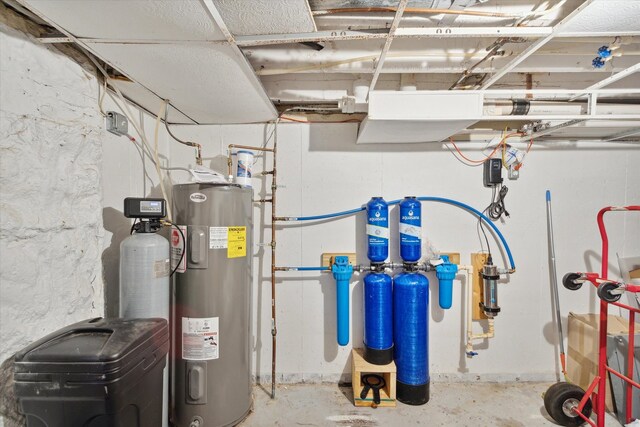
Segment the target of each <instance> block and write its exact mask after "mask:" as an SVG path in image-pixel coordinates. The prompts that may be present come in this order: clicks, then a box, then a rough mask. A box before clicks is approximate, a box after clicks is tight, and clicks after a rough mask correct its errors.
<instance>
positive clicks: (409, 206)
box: [399, 196, 422, 263]
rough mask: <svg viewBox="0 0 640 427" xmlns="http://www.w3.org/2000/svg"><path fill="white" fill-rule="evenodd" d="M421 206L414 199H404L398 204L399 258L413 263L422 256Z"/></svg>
mask: <svg viewBox="0 0 640 427" xmlns="http://www.w3.org/2000/svg"><path fill="white" fill-rule="evenodd" d="M420 211H421V205H420V202H419V201H418V200H417V199H416V198H415V197H412V196H411V197H410V196H408V197H405V198H404V199H403V200H402V202H401V203H400V227H399V228H400V257H401V258H402V260H403V261H404V262H407V263H414V262H418V260H420V256H421V254H422V228H421V227H422V218H421V212H420Z"/></svg>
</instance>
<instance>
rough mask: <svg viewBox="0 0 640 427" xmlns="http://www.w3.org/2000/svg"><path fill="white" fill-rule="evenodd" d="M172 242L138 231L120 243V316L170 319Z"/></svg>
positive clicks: (166, 374) (165, 380)
mask: <svg viewBox="0 0 640 427" xmlns="http://www.w3.org/2000/svg"><path fill="white" fill-rule="evenodd" d="M170 273H171V265H170V261H169V241H168V240H167V239H165V238H164V237H162V236H160V235H158V234H156V233H155V232H148V233H145V232H137V233H135V234H133V235H131V236H129V237H127V238H126V239H124V240H123V241H122V243H121V244H120V317H122V318H125V319H135V318H152V317H154V318H158V317H162V318H164V319H167V321H168V320H169V293H170V290H169V275H170ZM163 390H164V392H163V405H162V414H163V416H162V427H166V426H167V425H168V421H169V410H168V402H169V369H168V367H165V368H164V372H163Z"/></svg>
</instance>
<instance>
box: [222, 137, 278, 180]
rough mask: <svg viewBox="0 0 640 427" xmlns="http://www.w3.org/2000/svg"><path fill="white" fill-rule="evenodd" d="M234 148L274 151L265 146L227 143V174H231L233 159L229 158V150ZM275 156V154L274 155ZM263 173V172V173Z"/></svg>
mask: <svg viewBox="0 0 640 427" xmlns="http://www.w3.org/2000/svg"><path fill="white" fill-rule="evenodd" d="M234 148H244V149H245V150H254V151H268V152H275V150H274V149H273V148H267V147H252V146H250V145H237V144H229V146H228V147H227V153H228V154H227V169H228V171H229V176H231V175H233V170H232V169H233V160H232V158H231V154H232V153H231V152H232V151H233V149H234ZM274 157H275V156H274ZM264 174H265V173H264V172H263V175H264Z"/></svg>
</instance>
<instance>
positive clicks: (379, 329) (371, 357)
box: [364, 273, 393, 365]
mask: <svg viewBox="0 0 640 427" xmlns="http://www.w3.org/2000/svg"><path fill="white" fill-rule="evenodd" d="M392 302H393V293H392V290H391V277H389V275H388V274H385V273H369V274H367V275H366V276H365V277H364V358H365V360H366V361H367V362H369V363H373V364H374V365H387V364H389V363H391V361H393V310H392Z"/></svg>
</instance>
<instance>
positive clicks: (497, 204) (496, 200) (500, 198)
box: [485, 184, 509, 221]
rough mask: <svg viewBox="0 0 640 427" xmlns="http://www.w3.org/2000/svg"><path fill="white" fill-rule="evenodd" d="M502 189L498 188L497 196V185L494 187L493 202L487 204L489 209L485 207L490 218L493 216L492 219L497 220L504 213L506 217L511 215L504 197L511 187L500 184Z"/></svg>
mask: <svg viewBox="0 0 640 427" xmlns="http://www.w3.org/2000/svg"><path fill="white" fill-rule="evenodd" d="M499 188H500V190H498V193H497V196H496V189H495V187H494V188H493V195H492V197H491V204H490V205H489V206H487V209H485V211H486V212H487V216H488V217H489V218H491V220H492V221H497V220H499V219H500V218H501V217H502V215H506V217H507V218H508V217H509V212H508V211H507V208H505V205H504V199H505V198H506V197H507V193H508V192H509V189H508V188H507V187H506V186H504V185H502V184H500V187H499Z"/></svg>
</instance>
